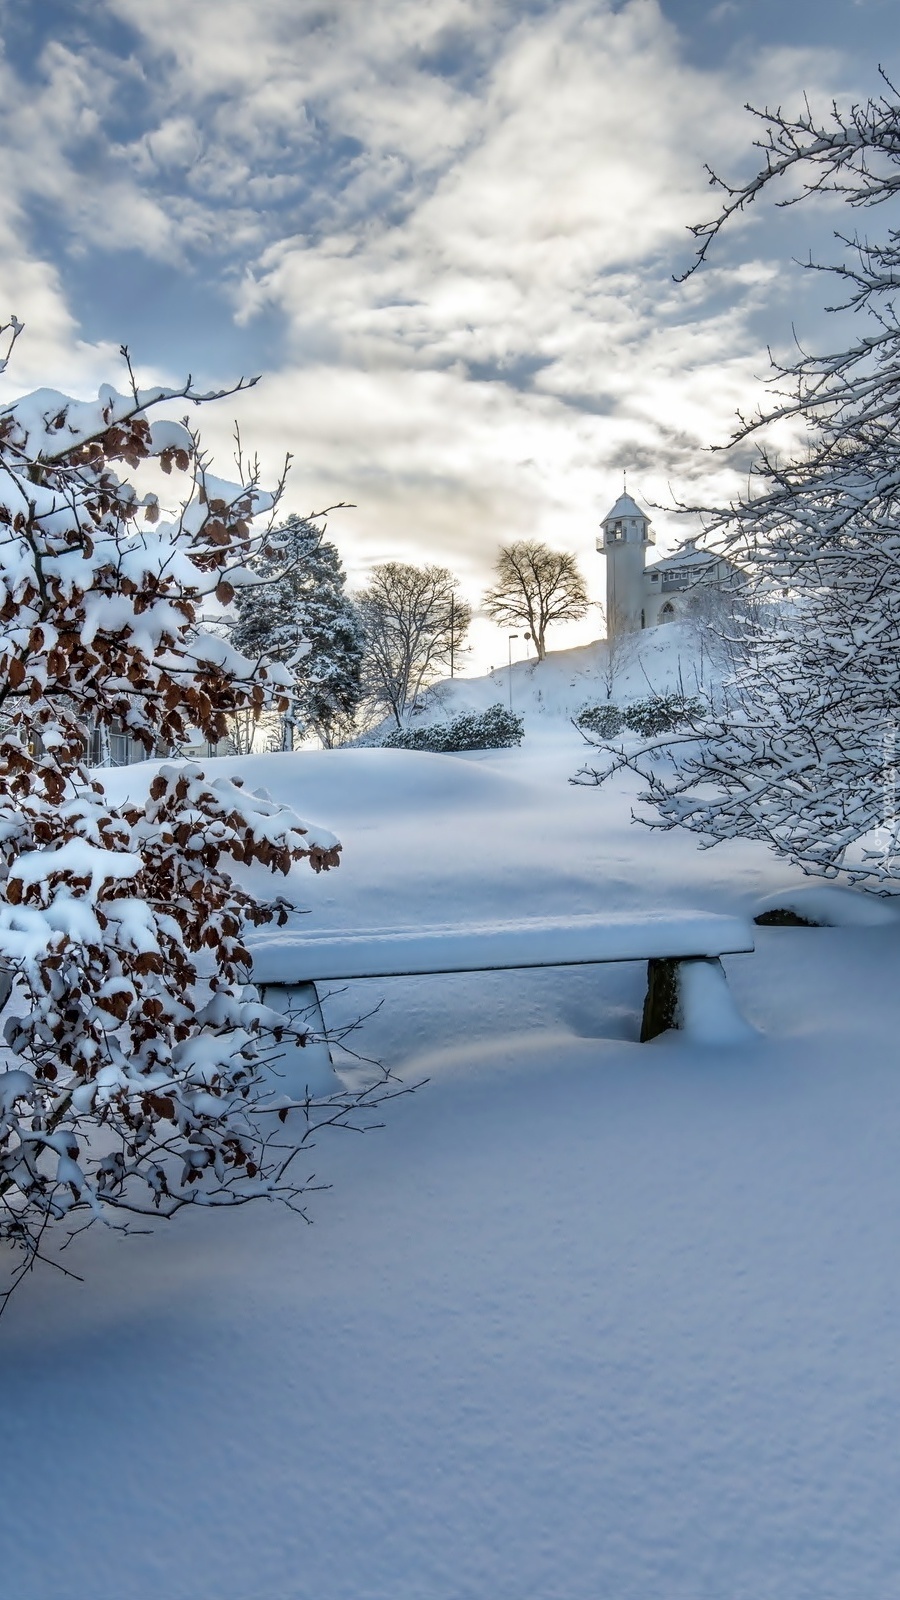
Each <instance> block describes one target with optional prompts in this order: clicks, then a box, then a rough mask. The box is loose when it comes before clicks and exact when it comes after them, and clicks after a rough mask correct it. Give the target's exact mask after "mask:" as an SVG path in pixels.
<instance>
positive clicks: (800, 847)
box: [587, 78, 900, 887]
mask: <svg viewBox="0 0 900 1600" xmlns="http://www.w3.org/2000/svg"><path fill="white" fill-rule="evenodd" d="M884 82H885V93H884V94H882V95H881V96H880V97H879V98H877V99H873V100H869V101H868V102H867V103H866V104H865V105H858V106H854V107H852V108H851V109H850V110H849V111H846V112H844V111H842V110H841V109H840V108H839V107H837V106H835V107H833V108H832V110H831V112H830V114H829V117H828V118H827V119H826V120H825V121H823V122H820V121H817V120H816V119H815V117H814V116H813V114H812V112H811V111H810V109H809V107H808V106H807V107H806V109H805V110H804V112H803V114H802V115H800V116H798V117H795V118H791V117H787V116H785V115H783V114H782V113H781V112H780V111H778V112H769V111H765V112H761V113H756V115H758V116H759V117H760V120H761V122H762V124H763V127H764V136H763V137H762V139H761V140H760V141H759V147H760V148H761V149H762V150H763V152H764V157H765V161H764V165H763V166H762V168H761V170H760V171H759V172H758V173H757V175H756V176H755V177H754V178H753V179H752V180H751V181H750V182H748V183H746V184H745V185H743V186H742V187H740V188H736V187H731V186H729V185H725V184H722V185H721V187H723V188H724V189H725V192H726V200H725V203H724V205H723V207H722V210H721V212H720V214H719V216H718V217H717V218H715V219H714V220H713V221H712V222H709V223H704V224H702V225H700V226H699V227H697V228H695V229H694V232H695V234H696V236H697V237H698V238H699V239H700V240H701V246H700V250H699V252H698V260H697V262H696V263H695V267H696V266H697V265H699V264H700V262H702V261H703V260H704V258H705V256H706V254H707V251H708V249H709V247H710V244H711V243H712V241H713V240H714V239H715V237H716V235H717V234H718V232H719V230H720V229H721V228H722V226H723V225H724V224H725V223H726V222H727V221H728V219H729V218H730V217H731V216H733V215H734V213H735V212H737V211H740V210H741V209H742V208H743V207H745V206H746V205H747V204H749V203H750V202H752V201H753V200H754V199H755V198H756V197H757V195H759V194H760V193H761V192H762V191H763V190H764V189H766V188H767V186H768V185H770V184H772V183H774V182H775V180H778V179H782V178H785V177H786V176H787V175H788V174H791V173H794V172H795V173H796V175H797V177H798V179H799V180H800V186H799V189H795V190H794V192H793V194H792V195H790V196H788V197H787V198H786V199H785V200H784V201H782V202H781V203H782V204H785V203H792V201H793V200H794V199H801V200H802V199H804V198H805V197H807V196H809V195H814V194H816V193H819V192H821V191H822V190H831V191H833V192H835V193H838V194H841V195H843V196H844V198H845V200H846V202H847V204H848V205H850V206H853V207H874V206H878V205H881V204H883V203H885V202H890V201H891V200H893V199H895V198H896V197H897V196H898V193H900V103H898V102H900V97H898V94H897V92H896V91H895V90H894V89H893V86H892V85H891V84H890V83H889V81H888V80H887V78H885V79H884ZM717 181H719V180H717ZM836 238H837V241H838V244H839V245H840V246H841V247H842V250H843V256H842V259H840V260H838V261H837V262H836V263H835V264H834V265H832V266H828V267H824V268H823V267H821V266H816V265H815V264H812V263H811V264H810V268H809V270H813V271H823V270H824V271H828V272H831V273H833V274H834V275H835V276H836V277H837V279H838V280H839V282H840V283H841V285H842V288H843V289H844V290H845V291H846V293H845V298H844V303H843V304H842V305H840V306H837V307H835V308H834V309H835V310H836V311H839V312H848V311H849V312H850V313H851V314H852V316H853V317H854V318H855V326H854V327H853V328H852V329H851V333H850V337H849V339H848V340H847V341H846V346H845V348H843V349H838V350H836V351H833V352H831V353H829V354H825V355H808V354H806V353H805V352H804V353H801V354H800V356H799V357H798V358H797V359H796V361H794V362H793V363H792V364H790V365H783V364H781V363H778V362H776V363H773V367H774V371H773V378H772V383H773V386H774V389H775V400H774V404H772V405H771V406H770V407H769V408H768V409H767V410H764V411H762V412H760V414H759V415H758V416H757V417H756V418H755V419H753V420H751V421H749V422H744V421H742V422H741V425H740V428H739V429H738V431H737V433H736V435H735V439H736V440H742V439H745V438H747V437H748V436H753V435H755V434H756V432H757V430H758V429H760V428H764V427H765V426H766V425H767V424H769V423H771V422H772V421H775V420H778V419H781V418H785V417H793V418H795V419H796V420H797V421H798V422H800V423H802V424H803V425H804V428H805V438H804V441H803V445H802V447H801V448H800V449H798V450H797V451H796V453H795V454H794V456H793V457H792V458H791V457H788V458H787V459H784V458H781V457H779V456H777V455H776V454H775V453H774V452H772V451H770V450H767V449H766V447H765V443H764V442H763V444H762V445H761V447H760V449H759V453H758V457H757V460H756V464H755V468H754V473H753V479H752V482H751V493H750V494H748V495H747V496H746V497H745V498H743V499H742V500H740V501H737V502H736V503H734V504H732V505H730V506H726V507H723V508H719V509H718V510H715V511H712V512H709V511H708V512H707V526H708V528H709V529H710V531H711V532H712V533H713V534H717V535H718V537H719V538H720V540H721V541H723V542H724V543H726V544H727V545H728V546H729V548H730V549H731V550H732V551H733V552H735V553H736V554H737V555H738V556H739V557H741V558H743V560H744V562H745V563H746V565H747V567H748V570H749V571H750V572H752V573H753V574H754V575H755V577H754V589H755V595H756V598H757V600H758V602H759V603H758V605H757V607H756V610H755V613H754V614H751V616H750V620H749V625H748V628H747V638H746V647H747V651H748V655H747V660H746V664H745V665H744V666H742V667H739V669H738V671H737V673H736V675H735V679H734V682H733V683H732V685H731V686H730V688H729V690H728V703H727V705H726V707H725V709H724V711H722V712H721V713H720V714H719V715H717V716H716V717H715V718H711V719H710V720H709V722H708V724H707V726H706V728H705V730H704V733H705V739H703V740H702V741H700V742H695V735H694V734H692V735H691V737H690V739H689V740H688V741H687V742H686V743H685V744H684V745H683V746H682V747H681V749H680V753H679V750H678V749H677V748H674V749H673V748H672V747H670V749H669V758H670V763H671V758H672V757H673V756H674V768H673V766H672V765H671V764H668V765H664V766H662V767H660V766H658V765H657V764H656V763H655V761H654V757H653V753H652V752H645V755H644V758H643V759H640V760H639V761H638V763H637V764H638V766H639V769H640V770H643V772H644V774H645V776H646V777H647V778H648V781H649V790H648V795H649V798H650V799H651V800H652V802H653V804H654V805H655V807H656V820H657V822H658V823H659V824H661V825H662V826H665V827H674V826H675V825H678V824H680V825H682V826H687V827H689V828H691V829H692V830H694V831H696V832H698V833H701V834H705V835H706V836H707V838H709V839H710V840H712V841H714V842H715V841H717V840H722V839H728V838H733V837H736V836H742V837H748V838H756V839H761V840H764V841H766V842H767V843H769V844H771V845H772V846H773V847H774V848H775V849H777V850H778V851H780V852H781V853H783V854H785V855H787V856H788V857H790V858H791V859H792V860H794V861H795V862H798V863H799V864H800V865H801V866H803V867H804V869H805V870H806V871H808V872H816V873H821V874H824V875H825V876H827V877H833V876H834V875H835V874H836V873H837V872H841V873H843V874H845V875H847V876H849V877H850V878H851V879H852V880H853V881H858V882H866V883H870V884H874V885H880V886H883V887H896V886H897V885H898V884H900V852H898V831H900V830H898V821H897V818H898V814H900V805H898V800H900V796H898V783H897V768H898V738H897V734H898V728H897V718H898V709H900V532H898V529H900V439H898V412H900V317H898V309H897V304H896V297H897V293H898V289H900V232H898V230H897V229H896V228H890V227H889V228H887V229H885V231H884V233H883V235H882V237H881V239H880V240H877V239H876V240H871V239H869V238H868V237H867V238H866V239H865V240H861V239H860V238H859V237H858V236H856V235H854V236H852V237H845V236H844V235H842V234H838V235H836ZM691 270H694V269H691ZM860 324H861V325H860ZM698 509H701V508H698ZM620 759H625V758H624V757H620ZM627 759H628V760H629V764H635V763H634V760H633V758H630V757H629V758H627ZM593 775H594V774H592V773H588V774H587V776H588V777H589V778H590V777H591V776H593Z"/></svg>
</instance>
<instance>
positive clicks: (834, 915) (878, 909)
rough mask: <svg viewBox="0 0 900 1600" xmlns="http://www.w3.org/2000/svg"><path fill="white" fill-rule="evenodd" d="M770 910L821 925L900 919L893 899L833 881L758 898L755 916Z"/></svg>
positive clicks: (875, 924)
mask: <svg viewBox="0 0 900 1600" xmlns="http://www.w3.org/2000/svg"><path fill="white" fill-rule="evenodd" d="M769 911H792V912H793V914H794V916H795V917H802V919H803V921H804V922H809V923H812V924H813V926H815V927H820V928H886V927H896V926H897V925H898V923H900V908H898V907H897V906H896V905H895V904H894V902H893V900H891V899H882V898H877V897H875V896H873V895H866V894H860V893H859V891H858V890H857V889H844V888H840V887H839V886H838V885H837V884H833V883H817V884H810V885H809V886H808V887H805V888H804V887H800V888H793V889H780V890H779V891H778V892H777V894H769V895H766V897H765V899H764V900H760V902H759V904H758V905H757V906H756V909H755V911H754V916H756V917H760V916H764V915H765V914H766V912H769Z"/></svg>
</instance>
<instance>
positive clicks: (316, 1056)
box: [250, 912, 754, 1098]
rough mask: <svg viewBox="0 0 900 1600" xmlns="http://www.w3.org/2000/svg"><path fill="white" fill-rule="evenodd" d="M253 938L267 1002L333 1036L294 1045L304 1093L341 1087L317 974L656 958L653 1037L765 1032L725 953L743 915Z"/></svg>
mask: <svg viewBox="0 0 900 1600" xmlns="http://www.w3.org/2000/svg"><path fill="white" fill-rule="evenodd" d="M250 948H251V950H252V954H253V980H254V982H255V983H257V984H259V985H260V987H261V988H262V990H263V994H264V999H265V1002H266V1004H267V1005H270V1006H272V1007H273V1009H275V1010H279V1011H284V1012H290V1013H292V1014H295V1015H297V1014H302V1015H304V1016H305V1018H306V1019H308V1026H309V1028H310V1030H311V1031H312V1032H313V1033H314V1034H315V1035H318V1036H319V1038H321V1039H322V1040H323V1042H322V1043H318V1042H316V1043H313V1042H311V1043H310V1044H308V1045H306V1046H304V1047H303V1048H299V1047H293V1048H290V1049H286V1051H285V1058H284V1061H283V1062H282V1063H281V1065H280V1070H281V1071H283V1073H284V1089H285V1092H286V1093H288V1094H290V1095H291V1096H292V1097H297V1098H299V1097H300V1096H302V1094H303V1092H304V1089H307V1088H308V1090H309V1092H310V1093H313V1094H321V1093H324V1092H327V1090H328V1089H329V1088H330V1087H332V1086H334V1087H337V1080H336V1078H335V1075H334V1068H333V1065H332V1061H331V1055H330V1051H329V1049H328V1045H327V1040H325V1026H324V1022H323V1019H322V1011H321V1006H320V1001H319V993H318V988H317V985H319V984H323V983H338V982H343V981H344V980H346V979H353V978H399V977H414V976H425V975H430V974H440V973H448V974H449V973H454V972H497V971H507V970H513V969H515V968H519V967H571V966H587V965H593V964H595V963H603V962H607V961H646V962H647V966H648V983H647V997H646V1000H645V1002H644V1014H643V1020H642V1026H641V1040H642V1041H644V1040H647V1039H653V1038H655V1037H656V1035H657V1034H659V1033H662V1032H664V1031H665V1029H667V1028H673V1027H674V1028H682V1029H684V1030H685V1031H686V1032H688V1033H690V1034H691V1035H692V1036H693V1037H694V1038H696V1039H698V1040H702V1041H704V1042H706V1043H718V1044H724V1043H732V1042H735V1041H736V1040H739V1039H743V1038H747V1037H748V1036H751V1035H752V1032H753V1030H752V1029H751V1028H750V1027H749V1026H748V1024H747V1023H746V1022H745V1021H744V1020H743V1018H742V1017H741V1016H740V1014H739V1012H738V1011H737V1009H736V1007H735V1004H734V1001H733V999H732V997H731V994H730V992H729V989H728V984H727V981H726V978H725V973H724V970H723V968H722V963H721V960H720V957H721V956H724V955H737V954H742V953H744V952H745V951H750V950H752V949H753V948H754V939H753V928H752V925H751V924H750V923H749V922H745V921H744V920H743V919H742V918H740V917H725V916H716V915H712V914H707V913H704V912H682V913H680V914H677V915H664V914H660V915H658V916H627V915H610V916H603V917H597V916H577V917H565V918H563V917H548V918H544V919H542V920H541V921H529V922H517V923H492V924H487V925H485V924H472V925H469V926H453V927H450V926H448V927H437V928H403V929H396V930H392V931H388V932H381V931H374V932H348V933H327V934H317V935H312V936H307V935H303V934H299V933H293V932H292V933H280V934H269V935H268V936H260V937H258V938H257V939H255V940H254V941H253V943H252V945H251V947H250Z"/></svg>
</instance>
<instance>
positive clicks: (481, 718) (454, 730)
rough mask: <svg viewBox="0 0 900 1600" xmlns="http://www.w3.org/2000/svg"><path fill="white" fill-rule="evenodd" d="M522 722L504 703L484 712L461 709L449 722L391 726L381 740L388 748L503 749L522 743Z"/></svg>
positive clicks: (435, 749)
mask: <svg viewBox="0 0 900 1600" xmlns="http://www.w3.org/2000/svg"><path fill="white" fill-rule="evenodd" d="M524 732H525V724H524V722H523V721H522V718H521V717H517V716H516V715H515V714H514V712H512V711H507V709H506V707H505V706H502V705H499V704H497V705H494V706H490V707H489V708H488V710H487V711H464V712H461V713H460V715H459V716H457V717H452V718H451V719H450V721H449V722H432V723H429V724H428V726H426V727H422V728H393V729H392V730H391V732H390V733H389V734H386V735H385V737H384V738H383V739H382V741H381V743H382V745H383V746H384V747H385V748H387V749H390V750H433V751H438V752H440V751H444V752H448V753H450V752H453V751H454V750H506V749H508V748H509V746H510V745H514V744H521V743H522V737H523V735H524Z"/></svg>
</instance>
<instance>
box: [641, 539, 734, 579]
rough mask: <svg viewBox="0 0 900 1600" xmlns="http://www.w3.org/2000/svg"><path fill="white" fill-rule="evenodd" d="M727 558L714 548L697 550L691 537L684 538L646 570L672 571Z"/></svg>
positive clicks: (706, 564)
mask: <svg viewBox="0 0 900 1600" xmlns="http://www.w3.org/2000/svg"><path fill="white" fill-rule="evenodd" d="M723 559H727V558H725V557H723V556H721V555H719V554H718V552H717V551H714V550H698V549H697V548H696V546H695V544H694V541H693V539H686V540H685V542H684V544H683V545H681V547H680V548H679V549H678V550H673V552H672V554H671V555H670V556H663V558H662V560H661V561H654V562H653V563H652V565H651V566H648V567H647V569H646V570H647V572H673V571H674V570H675V569H676V568H679V567H706V566H711V565H712V563H713V562H715V561H722V560H723Z"/></svg>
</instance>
